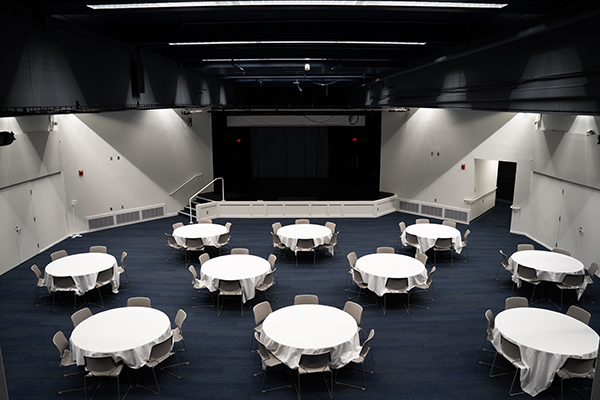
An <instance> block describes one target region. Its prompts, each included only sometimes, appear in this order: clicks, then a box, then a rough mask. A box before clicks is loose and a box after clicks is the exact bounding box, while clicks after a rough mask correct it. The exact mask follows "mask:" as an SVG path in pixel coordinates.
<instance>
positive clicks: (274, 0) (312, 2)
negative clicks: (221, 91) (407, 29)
mask: <svg viewBox="0 0 600 400" xmlns="http://www.w3.org/2000/svg"><path fill="white" fill-rule="evenodd" d="M507 5H508V4H499V3H461V2H454V1H388V0H363V1H347V0H238V1H220V0H212V1H211V0H208V1H169V2H156V3H129V4H127V3H124V4H88V5H87V6H88V7H89V8H92V9H94V10H126V9H139V8H191V7H232V6H243V7H252V6H367V7H428V8H493V9H494V8H495V9H497V8H503V7H506V6H507Z"/></svg>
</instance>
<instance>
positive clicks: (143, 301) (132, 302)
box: [127, 297, 152, 308]
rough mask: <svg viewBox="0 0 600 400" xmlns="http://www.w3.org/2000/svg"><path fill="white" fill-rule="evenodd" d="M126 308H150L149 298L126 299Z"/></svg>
mask: <svg viewBox="0 0 600 400" xmlns="http://www.w3.org/2000/svg"><path fill="white" fill-rule="evenodd" d="M127 307H148V308H151V307H152V302H151V301H150V298H149V297H130V298H128V299H127Z"/></svg>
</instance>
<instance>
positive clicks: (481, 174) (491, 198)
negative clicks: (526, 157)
mask: <svg viewBox="0 0 600 400" xmlns="http://www.w3.org/2000/svg"><path fill="white" fill-rule="evenodd" d="M473 167H474V179H473V180H474V184H473V193H472V195H471V196H472V197H473V198H476V199H477V201H475V202H473V203H472V204H471V215H470V217H471V221H472V220H474V219H475V218H477V217H479V216H480V215H483V214H484V213H485V212H486V211H488V210H491V209H492V208H494V204H495V203H496V190H495V189H496V182H497V180H498V161H497V160H482V159H479V158H476V159H475V160H474V164H473Z"/></svg>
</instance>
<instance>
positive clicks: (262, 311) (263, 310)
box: [252, 301, 273, 325]
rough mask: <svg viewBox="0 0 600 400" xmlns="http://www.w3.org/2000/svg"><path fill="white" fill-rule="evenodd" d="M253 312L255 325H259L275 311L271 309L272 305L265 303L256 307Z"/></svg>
mask: <svg viewBox="0 0 600 400" xmlns="http://www.w3.org/2000/svg"><path fill="white" fill-rule="evenodd" d="M252 312H253V313H254V323H255V324H256V325H258V324H260V323H261V321H262V320H264V319H265V318H267V315H269V314H271V313H272V312H273V309H272V308H271V303H269V302H268V301H263V302H262V303H258V304H257V305H255V306H254V307H253V308H252Z"/></svg>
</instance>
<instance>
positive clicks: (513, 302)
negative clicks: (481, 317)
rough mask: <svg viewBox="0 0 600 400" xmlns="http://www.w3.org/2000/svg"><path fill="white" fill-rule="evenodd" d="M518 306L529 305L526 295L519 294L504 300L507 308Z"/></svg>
mask: <svg viewBox="0 0 600 400" xmlns="http://www.w3.org/2000/svg"><path fill="white" fill-rule="evenodd" d="M518 307H529V300H527V298H526V297H517V296H513V297H507V298H506V300H504V309H505V310H508V309H511V308H518Z"/></svg>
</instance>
